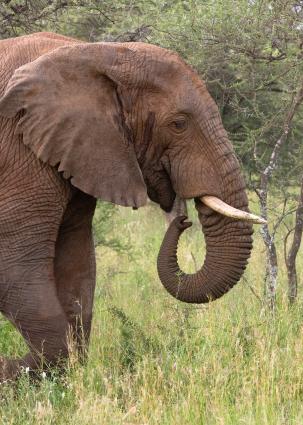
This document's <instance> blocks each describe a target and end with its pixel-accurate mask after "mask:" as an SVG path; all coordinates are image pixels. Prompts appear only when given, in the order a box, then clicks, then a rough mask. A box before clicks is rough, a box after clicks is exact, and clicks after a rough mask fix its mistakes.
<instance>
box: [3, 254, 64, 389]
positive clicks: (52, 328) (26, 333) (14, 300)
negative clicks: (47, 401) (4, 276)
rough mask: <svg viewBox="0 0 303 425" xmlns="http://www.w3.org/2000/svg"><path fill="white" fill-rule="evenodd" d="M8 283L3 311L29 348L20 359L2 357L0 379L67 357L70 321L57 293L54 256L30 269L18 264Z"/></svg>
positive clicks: (57, 363) (54, 362)
mask: <svg viewBox="0 0 303 425" xmlns="http://www.w3.org/2000/svg"><path fill="white" fill-rule="evenodd" d="M21 276H22V277H23V280H21ZM5 286H6V290H5V291H3V289H4V285H3V284H2V285H1V297H0V299H1V303H0V309H1V312H2V313H3V314H4V316H5V317H6V318H7V319H9V320H10V321H11V322H12V323H13V324H14V325H15V326H16V328H17V329H18V330H19V331H20V333H21V334H22V336H23V337H24V339H25V341H26V343H27V345H28V347H29V349H30V352H29V353H28V354H26V355H25V356H24V357H23V358H20V359H6V358H2V359H1V360H0V381H5V380H9V379H14V378H15V377H17V375H18V374H19V373H20V372H21V370H22V368H24V369H27V368H28V369H29V370H30V371H33V370H36V369H39V368H44V367H45V366H49V365H61V364H62V363H63V362H65V360H66V359H67V357H68V321H67V318H66V315H65V313H64V311H63V309H62V306H61V305H60V302H59V300H58V297H57V293H56V287H55V281H54V275H53V261H52V259H49V260H45V261H44V262H41V261H40V262H39V261H36V262H35V266H34V267H31V268H30V269H29V268H27V269H26V268H25V267H24V266H21V265H18V264H15V266H14V268H13V269H12V270H11V273H10V277H9V278H8V280H7V282H6V285H5Z"/></svg>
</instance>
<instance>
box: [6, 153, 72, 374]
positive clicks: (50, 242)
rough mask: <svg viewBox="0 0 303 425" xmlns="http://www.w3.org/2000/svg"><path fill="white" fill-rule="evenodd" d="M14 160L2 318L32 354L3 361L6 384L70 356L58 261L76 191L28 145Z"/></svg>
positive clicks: (8, 196)
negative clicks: (62, 229)
mask: <svg viewBox="0 0 303 425" xmlns="http://www.w3.org/2000/svg"><path fill="white" fill-rule="evenodd" d="M23 149H24V151H23ZM25 155H28V156H25ZM19 157H20V158H19ZM14 158H15V162H13V163H12V164H11V167H13V165H14V167H15V169H14V168H13V169H12V171H11V172H7V174H6V175H5V177H4V178H3V180H4V181H5V184H2V182H0V312H1V313H2V314H3V315H4V316H5V317H6V318H7V319H8V320H10V321H11V322H12V323H13V324H14V325H15V327H16V328H17V329H18V330H19V331H20V333H21V335H22V336H23V338H24V339H25V341H26V343H27V345H28V347H29V353H28V354H26V355H25V356H24V357H23V358H20V359H6V358H3V357H2V358H1V360H0V381H1V380H2V381H3V380H6V379H11V378H14V377H15V376H17V375H18V373H19V372H20V368H21V367H22V366H23V367H24V368H29V369H31V370H35V369H37V368H39V367H40V366H43V365H44V364H57V363H60V364H61V360H63V359H66V358H67V356H68V336H67V333H68V329H69V326H68V321H67V318H66V315H65V312H64V310H63V308H62V306H61V304H60V301H59V299H58V296H57V288H56V283H55V274H54V258H55V245H56V240H57V235H58V232H59V228H60V224H61V223H62V219H63V215H64V212H65V210H66V208H67V205H68V202H69V199H70V198H71V190H70V189H69V184H68V183H67V182H65V181H63V179H61V177H60V176H59V175H58V174H57V172H56V171H55V170H53V169H51V168H49V167H47V166H45V165H43V164H41V163H40V162H37V161H35V159H34V158H33V157H32V156H31V153H28V151H27V150H26V152H25V148H23V147H22V145H20V146H19V147H18V149H17V151H16V153H15V157H14ZM18 158H19V162H18ZM21 159H22V162H21Z"/></svg>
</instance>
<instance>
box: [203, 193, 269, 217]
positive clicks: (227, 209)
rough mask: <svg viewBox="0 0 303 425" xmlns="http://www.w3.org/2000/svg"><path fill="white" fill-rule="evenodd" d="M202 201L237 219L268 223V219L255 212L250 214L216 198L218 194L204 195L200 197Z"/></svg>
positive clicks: (217, 210) (213, 208) (215, 209)
mask: <svg viewBox="0 0 303 425" xmlns="http://www.w3.org/2000/svg"><path fill="white" fill-rule="evenodd" d="M200 200H201V202H203V204H205V205H206V206H208V207H209V208H211V209H212V210H214V211H216V212H218V213H220V214H222V215H225V216H226V217H232V218H235V219H237V220H245V221H250V222H251V223H256V224H266V223H267V221H266V220H264V218H261V217H258V216H257V215H255V214H250V213H248V212H246V211H241V210H238V209H237V208H234V207H232V206H230V205H228V204H226V203H225V202H223V201H222V200H221V199H219V198H216V196H202V198H200Z"/></svg>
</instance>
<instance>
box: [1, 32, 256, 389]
mask: <svg viewBox="0 0 303 425" xmlns="http://www.w3.org/2000/svg"><path fill="white" fill-rule="evenodd" d="M0 57H1V62H0V147H1V148H0V149H1V150H0V172H1V180H0V311H1V313H3V314H4V315H5V316H6V317H7V318H8V319H9V320H10V321H11V322H12V323H13V324H14V325H15V326H16V327H17V329H18V330H19V331H20V332H21V334H22V335H23V337H24V339H25V340H26V342H27V344H28V346H29V353H28V354H27V355H26V356H25V357H24V358H22V359H5V358H0V381H1V380H6V379H11V378H14V377H16V376H17V375H18V373H19V371H20V368H21V367H29V368H30V369H31V370H35V369H36V368H38V367H40V366H41V362H42V359H43V363H44V364H57V363H59V362H61V361H64V359H66V358H67V357H68V334H69V335H71V336H72V337H74V339H75V340H76V343H77V344H78V348H79V351H80V354H81V357H83V358H85V354H86V347H87V343H88V340H89V335H90V328H91V319H92V305H93V296H94V287H95V257H94V249H93V241H92V217H93V214H94V209H95V204H96V198H99V199H102V200H105V201H110V202H113V203H116V204H119V205H124V206H130V207H134V208H138V207H140V206H142V205H144V204H145V203H146V199H147V195H148V196H149V197H150V198H151V199H152V200H153V201H155V202H157V203H158V204H160V206H161V208H162V209H163V210H165V211H167V212H169V211H170V210H171V209H172V206H173V202H174V199H175V197H176V195H178V197H179V198H181V199H189V198H196V206H197V210H198V213H199V219H200V222H201V225H202V229H203V231H204V233H205V235H206V241H207V247H208V253H207V256H206V261H205V264H204V266H203V268H202V269H201V271H200V272H198V273H197V274H196V275H190V276H188V275H185V274H184V273H183V274H182V272H181V275H180V270H179V268H178V265H177V257H176V248H177V244H178V239H179V236H180V234H181V233H182V231H183V230H184V229H185V228H186V227H188V224H186V223H185V222H184V219H183V218H177V219H176V220H174V221H173V222H172V223H171V225H170V227H169V229H168V231H167V234H166V236H165V238H164V241H163V245H162V247H161V250H160V254H159V260H158V269H159V276H160V279H161V281H162V283H163V284H164V286H165V287H166V289H167V290H168V291H169V292H170V293H171V294H172V295H173V296H175V297H176V298H178V299H180V300H183V301H187V302H208V301H209V300H210V299H215V298H217V297H219V296H221V295H222V294H223V293H225V292H226V291H227V290H228V289H230V288H231V287H232V286H233V285H234V284H235V283H236V282H237V281H238V280H239V278H240V276H241V274H242V273H243V270H244V268H245V266H246V262H247V259H248V257H249V254H250V249H251V232H252V231H251V225H249V224H246V223H240V222H237V221H235V220H232V219H228V218H224V217H221V216H219V215H218V214H216V213H214V212H212V211H211V210H210V209H209V208H207V207H205V206H203V205H202V204H201V202H200V201H198V198H199V197H201V196H203V195H214V196H217V197H219V198H221V199H222V200H224V201H225V202H228V203H229V204H230V205H233V206H235V207H237V208H239V209H243V210H247V208H248V203H247V197H246V195H245V192H244V182H243V179H242V177H241V174H240V169H239V164H238V161H237V159H236V157H235V155H234V153H233V150H232V147H231V144H230V143H229V141H228V139H227V136H226V133H225V131H224V129H223V127H222V123H221V120H220V117H219V113H218V109H217V107H216V105H215V104H214V102H213V100H212V99H211V97H210V96H209V94H208V92H207V90H206V88H205V86H204V84H203V82H201V81H200V80H199V78H198V76H197V74H196V73H195V72H194V71H193V70H192V69H191V68H190V67H188V66H187V65H186V64H185V63H184V62H183V61H182V60H181V59H180V58H179V57H178V56H177V55H176V54H174V53H172V52H169V51H167V50H164V49H161V48H159V47H156V46H152V45H146V44H143V43H129V44H120V43H95V44H89V43H83V42H80V41H77V40H72V39H69V38H66V37H63V36H59V35H55V34H48V33H39V34H34V35H32V36H27V37H20V38H18V39H11V40H4V41H0ZM180 276H181V278H180ZM180 279H181V280H180ZM182 279H183V281H182ZM180 282H181V284H182V285H181V289H180Z"/></svg>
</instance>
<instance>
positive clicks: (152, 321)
mask: <svg viewBox="0 0 303 425" xmlns="http://www.w3.org/2000/svg"><path fill="white" fill-rule="evenodd" d="M191 214H194V213H193V211H192V208H191ZM164 231H165V221H164V218H163V216H162V214H161V212H160V211H159V210H158V209H157V208H155V207H153V206H151V205H150V206H148V207H146V208H142V209H140V210H139V211H136V212H135V211H132V210H130V209H123V208H121V209H120V211H119V214H118V215H115V216H114V218H113V219H112V236H113V237H114V238H116V240H117V239H120V240H121V241H122V242H123V246H124V247H125V246H126V247H128V248H129V249H128V251H125V250H124V252H119V253H117V252H115V251H114V250H112V249H111V248H108V247H99V248H98V249H97V263H98V271H97V276H98V284H97V291H96V300H95V309H94V311H95V313H94V322H93V331H92V340H91V347H90V353H89V360H88V363H87V365H85V366H80V365H79V364H78V363H77V362H74V361H73V360H72V361H71V364H70V366H69V370H68V372H67V374H66V375H65V376H63V377H62V376H61V377H60V376H59V375H57V374H56V372H54V374H53V376H52V378H51V379H50V378H43V377H42V380H41V382H40V383H34V384H33V383H31V382H30V381H29V379H28V377H27V375H26V374H24V376H23V377H22V379H21V380H20V381H19V382H18V383H17V384H16V385H2V386H1V387H0V423H1V424H5V425H8V424H14V425H15V424H16V425H17V424H20V425H21V424H22V425H25V424H31V425H34V424H56V425H57V424H58V425H59V424H73V425H77V424H81V425H85V424H90V425H92V424H96V425H97V424H98V425H102V424H106V425H119V424H129V425H130V424H141V425H143V424H148V425H155V424H157V425H158V424H160V425H166V424H174V425H179V424H180V425H187V424H188V425H189V424H191V425H192V424H194V425H195V424H206V425H212V424H216V425H217V424H224V425H228V424H232V425H234V424H245V425H249V424H257V425H260V424H262V425H263V424H264V425H265V424H275V425H280V424H281V425H282V424H283V425H284V424H285V425H286V424H298V425H301V424H302V423H303V326H302V324H303V318H302V310H303V305H302V300H301V297H299V300H298V302H297V304H296V305H295V306H293V307H292V308H289V307H288V304H287V297H286V292H287V288H286V274H285V270H284V269H282V270H281V276H280V287H279V293H278V300H277V309H276V311H275V313H274V314H270V313H268V311H267V310H266V308H265V306H264V305H263V303H262V299H263V273H264V251H263V245H262V242H261V239H260V235H259V231H258V228H256V230H255V235H254V251H253V255H252V258H251V260H250V264H249V267H248V269H247V271H246V273H245V279H243V280H242V281H241V282H240V283H239V284H238V285H237V286H236V287H235V288H234V289H233V290H232V291H231V292H230V293H229V294H227V295H226V296H225V297H223V298H222V299H220V300H218V301H216V302H214V303H211V304H209V305H206V306H190V305H186V304H182V303H180V302H177V301H175V300H174V299H173V298H172V297H170V296H169V295H168V294H167V293H166V292H165V290H164V289H163V288H162V286H161V284H160V283H159V280H158V278H157V273H156V256H157V252H158V249H159V246H160V243H161V239H162V236H163V233H164ZM182 238H183V239H182V243H181V247H180V250H179V252H180V259H181V260H180V262H181V265H182V267H183V268H184V269H185V270H186V271H188V272H190V271H194V270H195V268H196V267H199V265H200V264H201V262H202V260H203V250H204V248H203V240H202V236H201V235H200V230H199V225H198V223H195V224H194V226H193V228H191V229H190V230H188V231H187V232H186V235H184V237H182ZM278 249H279V255H280V256H281V255H282V243H281V241H279V244H278ZM302 269H303V258H302V255H301V259H300V264H299V274H301V275H302ZM0 320H1V319H0ZM24 351H25V347H24V344H23V342H22V341H21V339H20V338H19V336H18V335H17V333H16V332H15V331H14V330H13V328H12V327H11V326H10V325H9V324H8V323H7V322H4V321H1V322H0V352H1V353H4V354H10V355H18V354H22V353H23V352H24Z"/></svg>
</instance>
